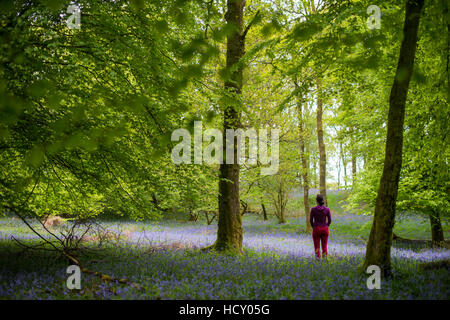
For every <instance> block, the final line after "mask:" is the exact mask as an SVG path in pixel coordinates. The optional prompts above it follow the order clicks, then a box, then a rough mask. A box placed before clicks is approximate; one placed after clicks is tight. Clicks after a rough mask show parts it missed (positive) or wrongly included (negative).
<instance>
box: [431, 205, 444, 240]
mask: <svg viewBox="0 0 450 320" xmlns="http://www.w3.org/2000/svg"><path fill="white" fill-rule="evenodd" d="M430 224H431V242H432V243H433V244H435V245H441V244H442V242H444V231H443V230H442V224H441V217H440V216H439V212H437V211H434V210H433V211H432V212H431V213H430Z"/></svg>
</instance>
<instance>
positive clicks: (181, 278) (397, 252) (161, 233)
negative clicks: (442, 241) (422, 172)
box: [0, 214, 450, 299]
mask: <svg viewBox="0 0 450 320" xmlns="http://www.w3.org/2000/svg"><path fill="white" fill-rule="evenodd" d="M304 220H305V219H304V217H303V218H300V219H299V218H295V219H294V218H290V219H288V223H286V224H283V225H280V224H277V222H276V221H275V220H269V221H262V218H261V216H257V215H250V214H246V215H244V216H243V222H244V248H245V250H244V254H243V255H242V256H231V255H219V254H215V253H213V252H203V251H200V250H199V249H201V248H203V247H205V246H207V245H210V244H212V243H213V242H214V240H215V237H216V230H217V226H216V225H214V224H213V225H209V226H208V225H207V224H206V223H205V222H203V221H198V222H182V221H176V220H164V221H159V222H150V221H146V222H133V221H104V222H102V225H103V226H105V227H108V229H109V230H113V231H114V232H115V233H116V234H121V235H122V236H121V237H120V238H117V240H115V241H110V242H109V243H108V244H107V245H105V246H104V247H103V248H102V249H101V250H100V251H98V252H96V253H87V254H86V255H84V256H82V258H81V260H82V261H83V262H84V264H85V266H87V267H88V268H89V269H91V270H94V271H99V272H102V273H104V274H107V275H110V276H114V277H117V278H127V279H129V280H131V281H133V282H135V283H138V284H140V285H141V286H142V287H141V289H140V290H137V289H135V288H134V287H132V286H130V285H127V284H120V283H117V282H107V283H105V282H104V281H101V280H100V279H99V278H98V277H96V276H93V275H89V274H83V275H82V289H81V290H69V289H67V287H66V279H67V277H68V274H67V273H66V268H67V265H68V264H67V260H65V259H60V258H58V256H57V255H56V254H55V253H52V252H47V251H34V250H27V251H25V252H24V251H23V248H21V247H20V246H18V245H17V244H16V243H15V242H14V241H13V240H11V236H14V237H16V238H17V239H21V240H22V241H24V242H26V243H28V244H33V243H37V241H39V240H38V239H37V236H36V235H33V234H32V233H31V232H30V230H29V229H28V228H27V227H26V226H25V225H23V223H22V222H21V221H20V220H18V219H14V218H1V219H0V299H159V298H160V299H449V298H450V277H449V272H448V269H447V268H448V264H447V268H445V267H444V268H436V269H431V270H423V269H422V268H421V265H423V264H424V263H427V262H434V261H441V260H447V261H448V260H449V259H450V250H449V248H432V247H431V246H430V245H429V244H427V243H423V242H418V243H401V242H400V243H399V242H394V246H393V248H392V261H393V270H394V277H393V278H392V279H390V280H383V281H382V283H381V289H379V290H376V289H375V290H369V289H368V288H367V285H366V282H367V278H368V276H369V275H367V274H365V273H361V272H358V267H359V266H360V265H361V263H362V262H363V259H364V253H365V243H366V239H367V235H368V233H369V231H370V222H371V218H370V217H365V216H358V215H351V214H336V215H335V216H334V221H333V224H332V226H331V227H330V233H331V235H330V239H329V245H328V253H329V257H328V259H327V260H321V261H316V259H315V258H314V256H313V244H312V239H311V236H310V234H307V233H305V232H304V231H303V230H304ZM428 225H429V223H428V221H427V220H425V219H424V218H421V217H414V218H408V219H399V221H398V222H397V224H396V227H395V232H396V233H397V234H399V235H400V236H402V237H405V238H415V239H427V238H428V237H429V234H430V233H429V230H428V229H429V226H428ZM34 226H35V227H36V228H38V229H39V227H40V226H39V225H38V223H35V224H34ZM444 229H445V236H446V238H448V236H449V235H450V234H449V233H450V232H449V228H448V225H447V224H444ZM90 245H92V244H90Z"/></svg>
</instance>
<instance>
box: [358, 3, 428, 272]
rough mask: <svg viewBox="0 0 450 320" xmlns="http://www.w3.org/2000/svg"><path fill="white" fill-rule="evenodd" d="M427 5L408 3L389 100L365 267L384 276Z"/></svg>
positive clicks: (388, 255)
mask: <svg viewBox="0 0 450 320" xmlns="http://www.w3.org/2000/svg"><path fill="white" fill-rule="evenodd" d="M423 2H424V0H408V1H407V2H406V13H405V23H404V27H403V40H402V44H401V47H400V55H399V60H398V64H397V70H396V74H395V78H394V83H393V85H392V88H391V93H390V97H389V115H388V123H387V139H386V154H385V159H384V168H383V174H382V176H381V180H380V186H379V188H378V195H377V200H376V204H375V215H374V220H373V224H372V229H371V230H370V236H369V241H368V243H367V249H366V257H365V261H364V266H363V268H364V270H365V269H366V268H367V267H368V266H370V265H377V266H379V267H380V268H381V269H382V274H383V276H390V275H391V245H392V229H393V227H394V223H395V205H396V200H397V194H398V182H399V178H400V171H401V168H402V147H403V123H404V117H405V104H406V97H407V93H408V87H409V82H410V79H411V75H412V72H413V66H414V56H415V52H416V45H417V33H418V28H419V21H420V13H421V10H422V7H423Z"/></svg>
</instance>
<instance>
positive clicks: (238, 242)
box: [214, 0, 245, 253]
mask: <svg viewBox="0 0 450 320" xmlns="http://www.w3.org/2000/svg"><path fill="white" fill-rule="evenodd" d="M244 6H245V0H228V1H227V13H226V14H225V20H226V22H227V24H228V25H231V26H234V28H235V29H234V31H233V32H232V33H231V34H230V35H228V37H227V58H226V68H227V70H231V68H232V67H233V66H234V65H235V64H236V63H238V62H239V60H240V59H241V57H242V56H243V55H244V51H245V36H244V35H243V16H244ZM225 90H226V91H227V92H228V94H230V95H233V96H235V95H237V96H239V95H241V94H242V67H238V68H237V69H236V70H234V71H233V72H232V73H231V74H230V77H229V79H227V80H226V81H225ZM236 109H237V108H236V107H235V106H233V105H228V106H226V107H225V110H224V119H223V132H224V134H223V147H224V154H225V150H226V144H227V141H226V134H225V133H226V130H227V129H235V130H236V129H237V128H238V127H239V126H240V111H238V110H236ZM233 144H234V163H233V164H227V163H225V161H224V163H222V164H221V165H220V176H219V178H220V180H219V221H218V229H217V240H216V242H215V244H214V248H215V249H216V250H217V251H232V252H237V253H241V252H242V239H243V229H242V218H241V215H240V212H239V164H238V162H237V141H236V139H234V141H233ZM224 159H225V157H224Z"/></svg>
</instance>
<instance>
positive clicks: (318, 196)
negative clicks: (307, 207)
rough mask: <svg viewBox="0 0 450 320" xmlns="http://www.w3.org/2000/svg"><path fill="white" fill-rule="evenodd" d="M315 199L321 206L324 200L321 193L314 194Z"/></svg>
mask: <svg viewBox="0 0 450 320" xmlns="http://www.w3.org/2000/svg"><path fill="white" fill-rule="evenodd" d="M316 201H317V203H318V204H320V205H321V206H323V204H324V203H325V201H323V195H321V194H318V195H317V196H316Z"/></svg>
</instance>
